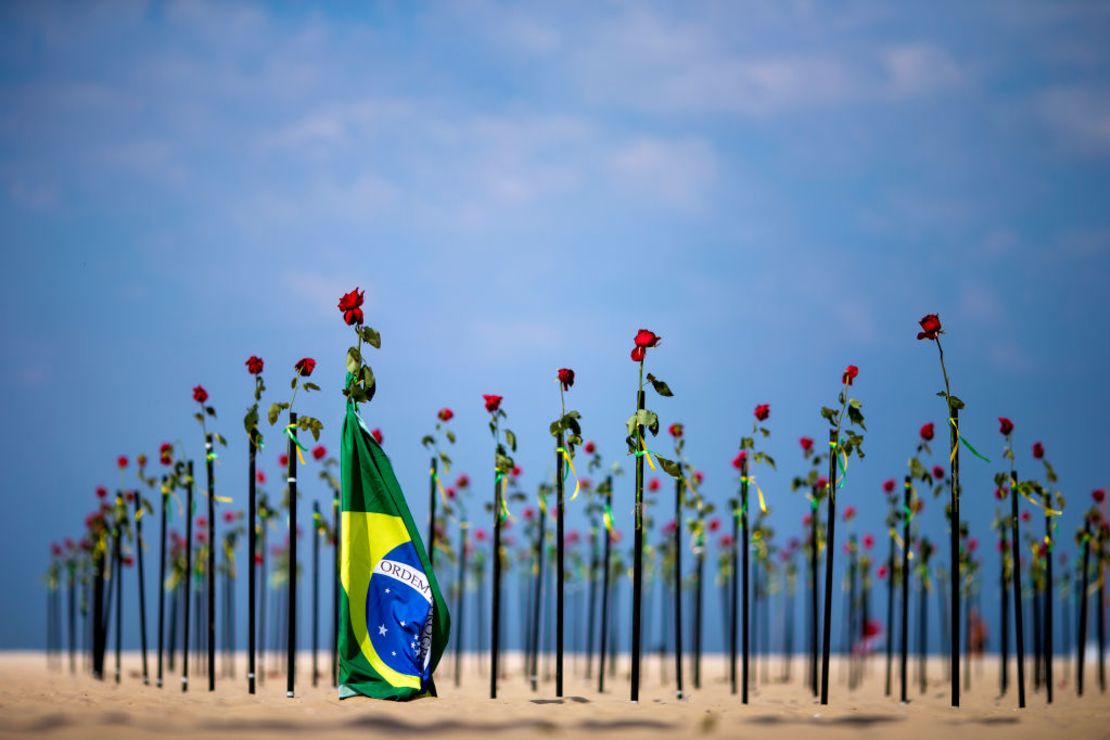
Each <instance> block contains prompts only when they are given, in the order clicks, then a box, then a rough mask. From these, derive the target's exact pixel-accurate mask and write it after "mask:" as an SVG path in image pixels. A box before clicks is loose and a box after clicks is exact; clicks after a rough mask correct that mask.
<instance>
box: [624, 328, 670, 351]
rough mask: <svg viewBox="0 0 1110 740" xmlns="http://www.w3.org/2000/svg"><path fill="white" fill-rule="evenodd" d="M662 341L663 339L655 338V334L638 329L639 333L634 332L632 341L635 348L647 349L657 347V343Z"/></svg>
mask: <svg viewBox="0 0 1110 740" xmlns="http://www.w3.org/2000/svg"><path fill="white" fill-rule="evenodd" d="M662 340H663V337H659V336H656V335H655V332H651V331H648V330H647V329H640V331H638V332H636V338H635V339H634V340H632V341H633V342H634V343H635V344H636V346H637V347H642V348H644V349H648V348H650V347H658V346H659V342H661V341H662Z"/></svg>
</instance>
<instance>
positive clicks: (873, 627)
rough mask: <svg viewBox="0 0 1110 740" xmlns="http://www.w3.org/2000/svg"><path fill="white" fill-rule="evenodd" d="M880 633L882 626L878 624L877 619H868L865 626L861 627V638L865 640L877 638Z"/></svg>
mask: <svg viewBox="0 0 1110 740" xmlns="http://www.w3.org/2000/svg"><path fill="white" fill-rule="evenodd" d="M882 631H883V626H882V624H880V623H879V620H877V619H868V620H867V624H865V625H863V636H864V637H865V638H867V637H877V636H878V635H879V633H880V632H882Z"/></svg>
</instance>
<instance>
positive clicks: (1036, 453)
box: [1033, 442, 1044, 460]
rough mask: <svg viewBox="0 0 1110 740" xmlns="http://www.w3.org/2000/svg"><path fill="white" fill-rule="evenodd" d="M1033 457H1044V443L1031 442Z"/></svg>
mask: <svg viewBox="0 0 1110 740" xmlns="http://www.w3.org/2000/svg"><path fill="white" fill-rule="evenodd" d="M1033 457H1034V458H1036V459H1037V460H1040V459H1041V458H1043V457H1044V445H1043V444H1041V443H1040V442H1034V443H1033Z"/></svg>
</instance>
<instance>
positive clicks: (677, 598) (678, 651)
mask: <svg viewBox="0 0 1110 740" xmlns="http://www.w3.org/2000/svg"><path fill="white" fill-rule="evenodd" d="M682 486H683V483H682V480H681V479H678V478H676V479H675V482H674V673H675V682H676V683H675V685H676V696H677V697H678V698H679V699H682Z"/></svg>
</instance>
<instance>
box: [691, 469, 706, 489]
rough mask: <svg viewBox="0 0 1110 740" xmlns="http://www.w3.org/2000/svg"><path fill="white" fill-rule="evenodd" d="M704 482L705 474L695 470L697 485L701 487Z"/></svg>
mask: <svg viewBox="0 0 1110 740" xmlns="http://www.w3.org/2000/svg"><path fill="white" fill-rule="evenodd" d="M704 480H705V473H703V472H701V471H700V470H695V471H694V482H695V483H697V484H698V485H699V486H700V485H701V484H702V481H704Z"/></svg>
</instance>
